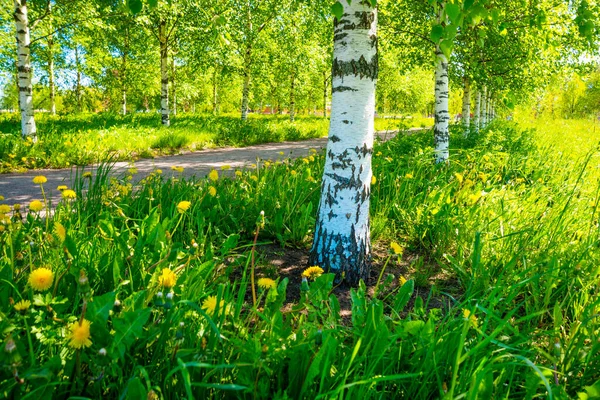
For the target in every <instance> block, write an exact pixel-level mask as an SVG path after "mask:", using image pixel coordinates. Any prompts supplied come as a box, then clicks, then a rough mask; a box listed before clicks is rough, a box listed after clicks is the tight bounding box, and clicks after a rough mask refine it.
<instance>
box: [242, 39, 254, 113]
mask: <svg viewBox="0 0 600 400" xmlns="http://www.w3.org/2000/svg"><path fill="white" fill-rule="evenodd" d="M251 62H252V46H251V45H248V47H247V48H246V53H245V54H244V87H243V89H242V121H245V120H247V119H248V101H249V97H250V67H251Z"/></svg>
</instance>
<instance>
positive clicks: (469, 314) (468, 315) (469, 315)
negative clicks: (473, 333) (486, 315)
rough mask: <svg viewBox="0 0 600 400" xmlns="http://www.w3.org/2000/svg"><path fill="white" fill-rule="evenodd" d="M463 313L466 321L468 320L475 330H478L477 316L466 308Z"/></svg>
mask: <svg viewBox="0 0 600 400" xmlns="http://www.w3.org/2000/svg"><path fill="white" fill-rule="evenodd" d="M462 313H463V317H464V319H466V320H468V321H469V323H470V324H471V326H472V327H473V328H477V325H478V321H477V317H476V316H475V314H473V313H472V312H471V310H467V309H466V308H463V310H462Z"/></svg>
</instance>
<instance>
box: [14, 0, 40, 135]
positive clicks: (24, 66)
mask: <svg viewBox="0 0 600 400" xmlns="http://www.w3.org/2000/svg"><path fill="white" fill-rule="evenodd" d="M14 5H15V12H14V18H15V27H16V30H17V54H18V58H17V78H18V89H19V108H20V109H21V136H23V138H26V137H30V138H31V139H32V140H34V141H35V140H37V136H36V132H37V130H36V126H35V119H34V117H33V87H32V83H31V53H30V49H29V46H30V44H31V38H30V36H29V21H28V18H27V0H15V4H14Z"/></svg>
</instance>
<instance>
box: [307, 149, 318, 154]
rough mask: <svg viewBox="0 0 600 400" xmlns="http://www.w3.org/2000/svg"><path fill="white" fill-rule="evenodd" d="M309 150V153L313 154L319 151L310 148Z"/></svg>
mask: <svg viewBox="0 0 600 400" xmlns="http://www.w3.org/2000/svg"><path fill="white" fill-rule="evenodd" d="M308 152H309V153H312V154H316V153H317V150H316V149H310V150H308Z"/></svg>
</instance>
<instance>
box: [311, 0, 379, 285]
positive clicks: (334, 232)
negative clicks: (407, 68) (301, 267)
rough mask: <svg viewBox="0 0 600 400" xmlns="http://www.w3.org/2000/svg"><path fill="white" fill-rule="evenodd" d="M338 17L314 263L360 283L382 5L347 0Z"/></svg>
mask: <svg viewBox="0 0 600 400" xmlns="http://www.w3.org/2000/svg"><path fill="white" fill-rule="evenodd" d="M341 4H342V5H343V7H344V13H343V16H342V18H341V20H339V21H338V20H337V19H336V20H335V25H334V39H333V41H334V46H333V47H334V50H333V58H334V60H333V70H332V82H331V88H332V90H331V92H332V95H331V96H332V98H331V104H332V107H331V121H330V125H329V140H328V143H327V150H326V154H327V155H326V159H325V169H324V172H323V179H322V183H321V200H320V203H319V211H318V213H317V221H316V227H315V234H314V241H313V246H312V249H311V254H310V259H309V262H310V264H311V265H318V266H320V267H322V268H323V269H325V270H328V271H330V272H334V273H336V275H337V279H338V280H340V279H342V278H343V279H345V280H346V281H347V282H348V283H349V284H356V283H358V281H359V280H360V279H367V277H368V275H369V270H370V265H371V243H370V222H369V203H370V196H371V178H372V172H371V157H372V153H373V133H374V114H375V83H376V80H377V73H378V59H377V10H376V9H375V8H373V7H371V3H370V2H367V1H362V2H359V1H352V2H351V3H350V4H349V3H348V1H347V0H342V1H341Z"/></svg>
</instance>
